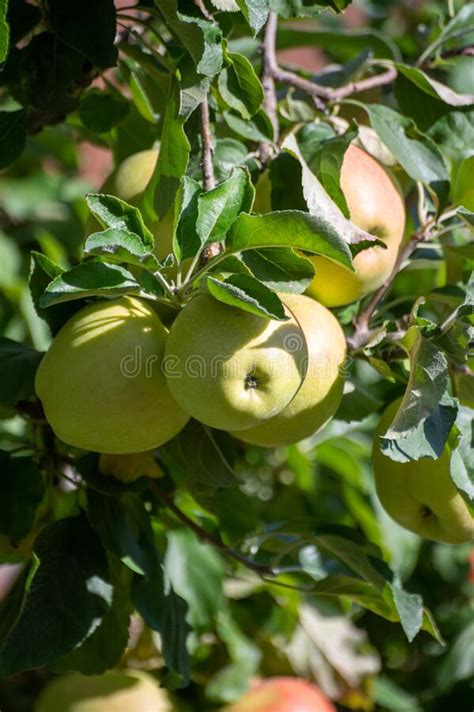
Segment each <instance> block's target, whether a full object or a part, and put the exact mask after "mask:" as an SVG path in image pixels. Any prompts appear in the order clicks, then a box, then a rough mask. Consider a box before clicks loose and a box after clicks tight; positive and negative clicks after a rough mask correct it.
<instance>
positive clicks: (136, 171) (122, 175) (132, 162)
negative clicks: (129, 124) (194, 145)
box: [86, 148, 174, 260]
mask: <svg viewBox="0 0 474 712" xmlns="http://www.w3.org/2000/svg"><path fill="white" fill-rule="evenodd" d="M157 160H158V150H157V149H154V148H150V149H148V150H147V151H139V152H138V153H134V154H133V155H131V156H129V157H128V158H126V159H125V160H124V161H123V163H121V164H120V166H119V167H118V168H117V169H116V170H115V171H113V172H112V173H111V174H110V175H109V177H108V178H107V179H106V181H105V183H104V185H103V186H102V188H101V189H100V192H101V193H106V194H107V195H115V196H116V197H117V198H120V199H121V200H125V202H126V203H129V204H130V205H136V203H138V201H139V199H140V198H141V196H142V194H143V192H144V191H145V188H146V187H147V185H148V183H149V182H150V180H151V178H152V176H153V173H154V171H155V167H156V162H157ZM173 217H174V216H173V211H172V210H169V211H168V212H167V213H166V215H165V216H164V217H163V218H162V219H161V220H156V221H154V222H152V223H150V224H149V225H148V227H149V229H150V230H151V232H152V233H153V236H154V238H155V248H154V253H155V255H156V257H158V259H159V260H163V259H164V258H165V257H166V256H167V255H169V254H170V252H172V251H173ZM102 229H103V228H102V226H101V225H100V223H99V222H98V221H97V220H96V218H95V217H94V216H93V215H91V216H90V217H89V219H88V221H87V223H86V235H91V234H92V233H93V232H98V231H100V230H102Z"/></svg>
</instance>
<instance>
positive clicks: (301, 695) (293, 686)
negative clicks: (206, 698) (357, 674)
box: [225, 677, 336, 712]
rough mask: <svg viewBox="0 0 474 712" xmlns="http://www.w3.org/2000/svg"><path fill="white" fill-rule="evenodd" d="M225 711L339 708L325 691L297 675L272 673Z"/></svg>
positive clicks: (306, 711)
mask: <svg viewBox="0 0 474 712" xmlns="http://www.w3.org/2000/svg"><path fill="white" fill-rule="evenodd" d="M225 712H336V708H335V707H334V705H333V704H332V702H331V701H330V700H328V698H327V697H326V695H324V693H323V692H321V690H320V689H319V687H317V686H316V685H313V684H312V683H310V682H307V681H306V680H301V679H299V678H294V677H271V678H268V679H267V680H262V681H260V682H257V683H256V685H254V687H252V688H251V689H250V690H249V692H247V693H246V694H245V695H244V696H243V697H242V699H241V700H239V701H238V702H235V703H234V704H233V705H230V706H229V707H226V708H225Z"/></svg>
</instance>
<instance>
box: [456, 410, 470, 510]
mask: <svg viewBox="0 0 474 712" xmlns="http://www.w3.org/2000/svg"><path fill="white" fill-rule="evenodd" d="M455 433H456V440H457V442H456V443H455V445H454V447H453V449H452V451H451V468H450V469H451V477H452V480H453V482H454V484H455V485H456V487H457V488H458V489H460V490H461V492H464V494H465V495H466V496H467V497H468V498H469V499H470V500H471V501H474V448H473V437H474V415H473V412H472V410H471V409H470V408H467V407H466V406H459V412H458V417H457V419H456V427H455Z"/></svg>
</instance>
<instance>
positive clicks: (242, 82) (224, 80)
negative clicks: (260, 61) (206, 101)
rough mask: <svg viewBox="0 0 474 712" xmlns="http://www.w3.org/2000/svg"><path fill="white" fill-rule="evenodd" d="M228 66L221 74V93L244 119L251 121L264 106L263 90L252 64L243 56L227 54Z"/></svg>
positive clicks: (232, 53)
mask: <svg viewBox="0 0 474 712" xmlns="http://www.w3.org/2000/svg"><path fill="white" fill-rule="evenodd" d="M225 58H226V61H227V63H228V66H227V67H225V68H224V69H223V70H222V72H220V74H219V79H218V86H219V92H220V94H221V96H222V98H223V99H224V101H225V102H226V104H227V105H228V106H229V107H230V108H231V109H234V110H235V111H237V112H238V113H239V114H240V115H241V116H242V118H243V119H250V118H251V117H252V116H253V115H254V114H256V113H257V111H258V110H259V109H260V107H261V106H262V102H263V88H262V85H261V83H260V80H259V78H258V77H257V75H256V73H255V70H254V68H253V67H252V64H251V63H250V62H249V60H248V59H247V57H244V55H243V54H237V53H235V52H226V53H225Z"/></svg>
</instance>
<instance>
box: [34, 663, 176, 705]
mask: <svg viewBox="0 0 474 712" xmlns="http://www.w3.org/2000/svg"><path fill="white" fill-rule="evenodd" d="M173 709H174V708H173V705H172V703H171V700H170V698H169V696H168V693H167V692H166V690H163V689H161V688H160V687H159V686H158V684H157V683H156V682H155V680H154V678H153V677H152V676H151V675H149V674H148V673H145V672H139V671H123V672H113V671H112V672H106V673H105V674H104V675H92V676H86V675H80V674H79V673H71V674H67V675H61V676H59V677H56V678H54V679H53V680H52V681H51V682H49V683H48V684H47V685H46V687H45V688H44V689H43V690H42V692H41V694H40V696H39V698H38V700H37V702H36V704H35V708H34V712H173Z"/></svg>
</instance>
